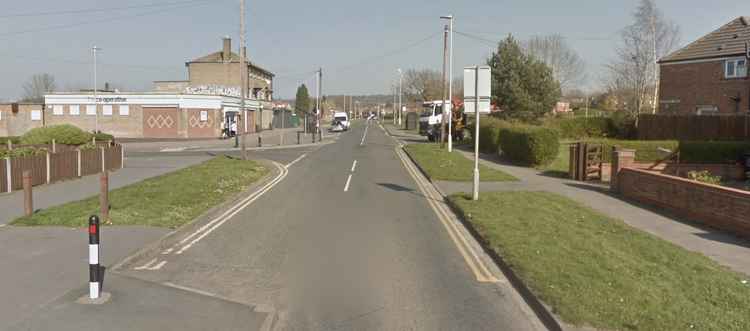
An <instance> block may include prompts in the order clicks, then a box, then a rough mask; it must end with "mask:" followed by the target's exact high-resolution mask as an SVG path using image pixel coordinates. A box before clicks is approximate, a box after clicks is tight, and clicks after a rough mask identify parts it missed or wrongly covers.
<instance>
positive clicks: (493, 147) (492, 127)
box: [470, 117, 512, 154]
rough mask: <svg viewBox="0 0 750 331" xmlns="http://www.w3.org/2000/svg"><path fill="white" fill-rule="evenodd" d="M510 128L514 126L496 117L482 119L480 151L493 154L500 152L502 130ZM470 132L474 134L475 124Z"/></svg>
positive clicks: (480, 123)
mask: <svg viewBox="0 0 750 331" xmlns="http://www.w3.org/2000/svg"><path fill="white" fill-rule="evenodd" d="M508 126H512V124H511V123H510V122H506V121H503V120H499V119H497V118H494V117H487V118H486V119H485V118H482V119H480V122H479V149H480V150H481V151H482V152H483V153H492V154H495V153H497V152H498V151H500V128H503V127H508ZM470 130H471V132H474V124H472V125H471V128H470Z"/></svg>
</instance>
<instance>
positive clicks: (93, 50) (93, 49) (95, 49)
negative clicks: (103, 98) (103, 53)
mask: <svg viewBox="0 0 750 331" xmlns="http://www.w3.org/2000/svg"><path fill="white" fill-rule="evenodd" d="M100 50H102V49H101V48H99V47H96V45H94V47H91V53H92V54H93V55H94V90H93V92H92V93H93V94H94V112H95V115H96V116H94V133H97V132H99V109H98V108H99V104H98V103H97V102H96V52H98V51H100Z"/></svg>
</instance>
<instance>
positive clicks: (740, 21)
mask: <svg viewBox="0 0 750 331" xmlns="http://www.w3.org/2000/svg"><path fill="white" fill-rule="evenodd" d="M748 43H750V17H739V18H736V19H734V20H732V21H731V22H729V23H727V24H726V25H724V26H722V27H720V28H719V29H717V30H716V31H713V32H711V33H709V34H707V35H705V36H703V37H702V38H700V39H698V40H696V41H694V42H693V43H691V44H689V45H687V46H685V47H684V48H682V49H680V50H678V51H676V52H674V53H672V54H670V55H668V56H666V57H664V58H662V59H661V60H660V61H659V64H660V70H661V81H660V84H659V112H660V113H680V114H704V115H708V114H730V113H746V112H748V111H750V79H748V61H749V59H750V49H749V48H750V45H748Z"/></svg>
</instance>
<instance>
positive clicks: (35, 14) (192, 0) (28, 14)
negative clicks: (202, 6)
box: [0, 0, 207, 19]
mask: <svg viewBox="0 0 750 331" xmlns="http://www.w3.org/2000/svg"><path fill="white" fill-rule="evenodd" d="M196 2H207V1H206V0H188V1H174V2H162V3H150V4H143V5H132V6H122V7H107V8H101V7H99V8H86V9H72V10H70V9H69V10H58V11H46V12H26V13H15V14H0V19H5V18H15V17H38V16H56V15H75V14H85V13H100V12H108V11H112V10H129V9H141V8H154V7H166V6H172V5H182V4H189V3H196Z"/></svg>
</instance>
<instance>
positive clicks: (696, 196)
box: [618, 168, 750, 238]
mask: <svg viewBox="0 0 750 331" xmlns="http://www.w3.org/2000/svg"><path fill="white" fill-rule="evenodd" d="M618 189H619V192H620V193H621V194H622V195H623V196H625V197H626V198H629V199H633V200H637V201H640V202H643V203H646V204H651V205H654V206H657V207H660V208H664V209H668V210H670V211H672V212H675V213H677V214H679V215H681V216H684V217H688V218H689V219H691V220H693V221H698V222H702V223H704V224H705V225H708V226H711V227H714V228H718V229H722V230H725V231H729V232H732V233H735V234H737V235H741V236H744V237H748V238H750V217H748V215H750V192H748V191H741V190H735V189H731V188H726V187H721V186H716V185H708V184H703V183H698V182H694V181H690V180H687V179H683V178H679V177H674V176H668V175H662V174H656V173H652V172H648V171H644V170H638V169H632V168H625V169H622V170H621V171H620V173H619V175H618Z"/></svg>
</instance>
